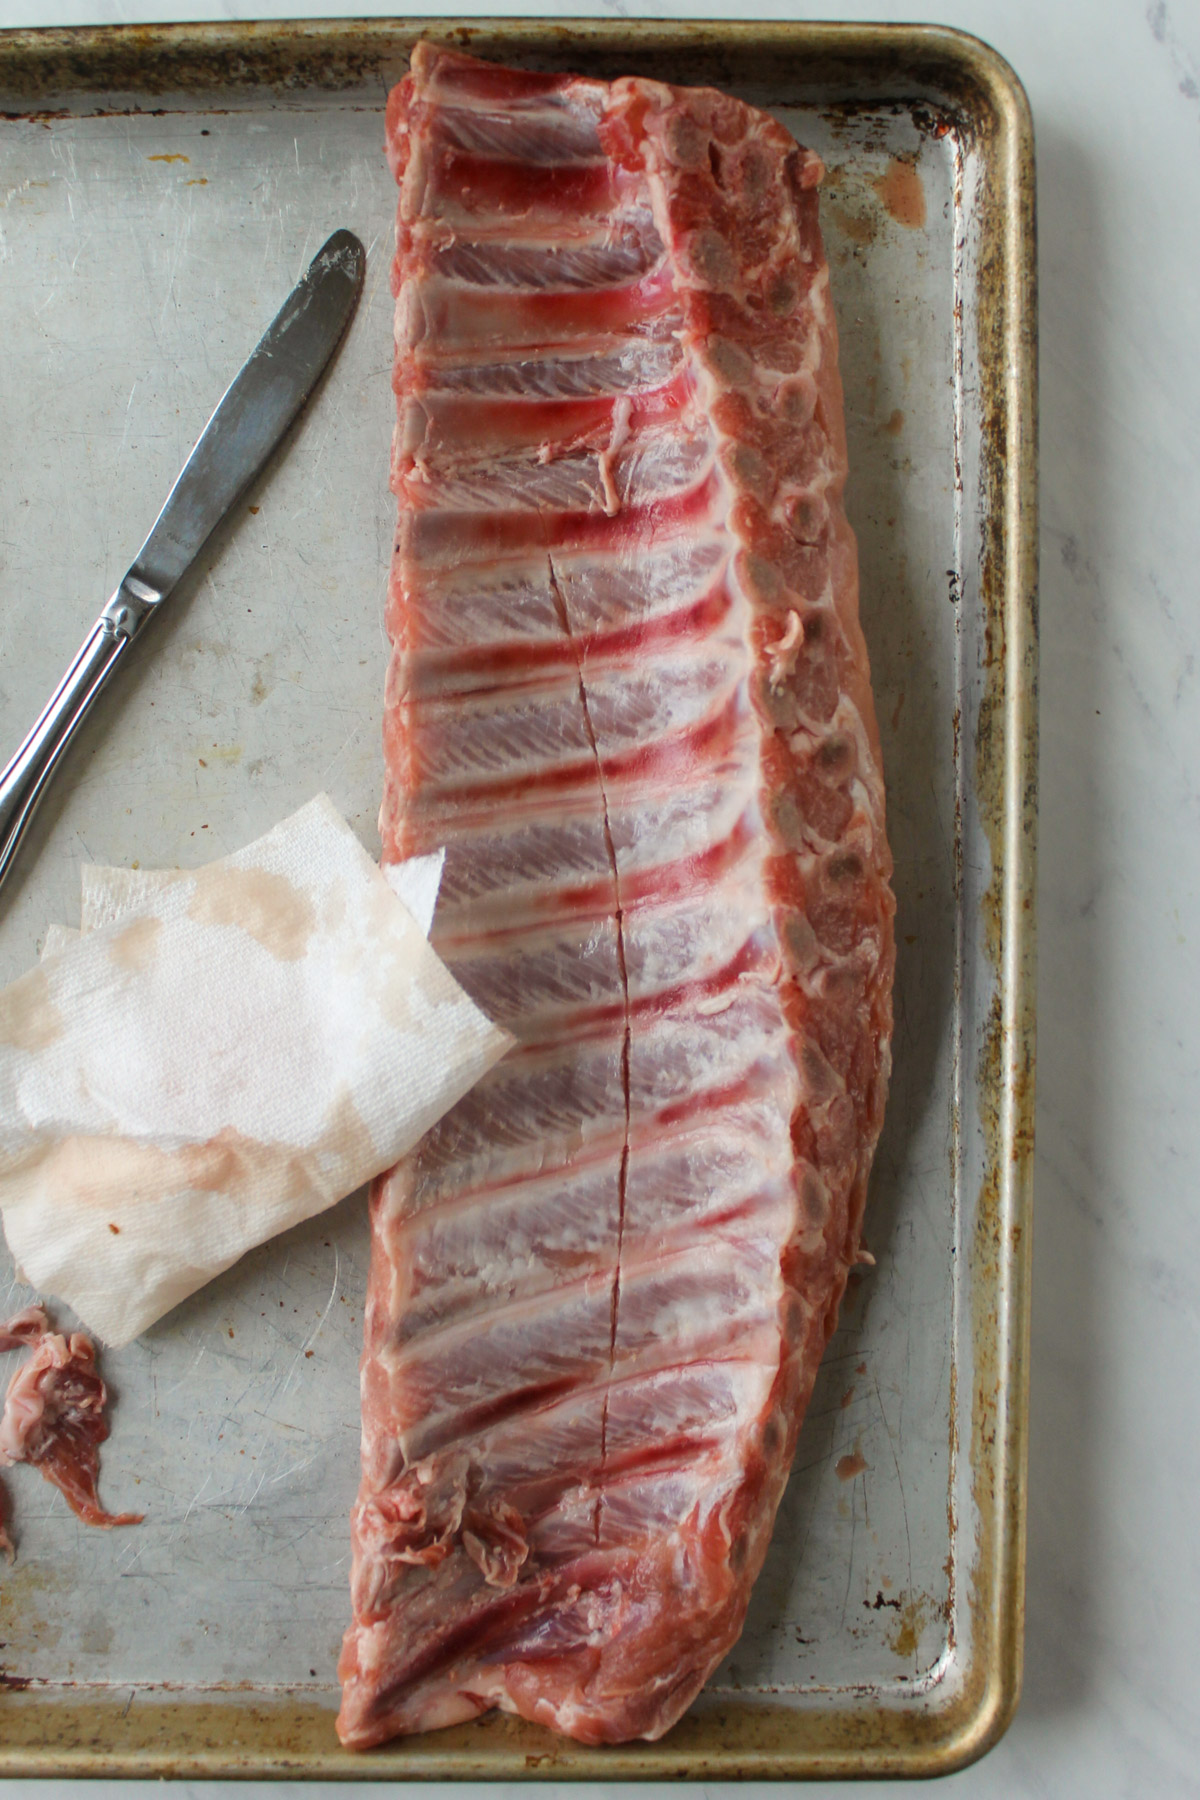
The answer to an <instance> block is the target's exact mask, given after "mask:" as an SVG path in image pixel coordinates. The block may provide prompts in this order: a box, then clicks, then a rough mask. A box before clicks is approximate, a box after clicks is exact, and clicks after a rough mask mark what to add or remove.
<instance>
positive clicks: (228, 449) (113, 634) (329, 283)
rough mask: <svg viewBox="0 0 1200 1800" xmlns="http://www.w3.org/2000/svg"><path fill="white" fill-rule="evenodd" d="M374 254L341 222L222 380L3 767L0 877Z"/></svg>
mask: <svg viewBox="0 0 1200 1800" xmlns="http://www.w3.org/2000/svg"><path fill="white" fill-rule="evenodd" d="M365 265H366V252H365V251H364V249H363V247H362V244H361V243H360V242H359V240H358V238H356V237H355V236H354V233H353V232H350V231H335V232H334V234H333V236H332V237H330V238H329V239H327V241H326V242H325V243H324V244H323V245H322V246H321V248H320V250H318V252H317V254H316V256H314V258H313V260H312V262H311V263H310V264H309V266H308V269H307V270H306V272H305V274H304V276H303V278H302V279H301V280H300V281H299V282H298V284H297V285H296V287H294V288H293V289H292V292H291V293H290V294H289V295H288V297H287V299H286V300H285V301H284V303H283V305H282V307H281V308H280V309H279V311H278V313H276V315H275V318H274V319H273V320H272V322H271V324H270V325H269V326H268V327H267V330H266V331H265V332H264V333H263V336H262V338H261V339H260V340H259V342H258V344H257V345H256V347H255V349H254V350H253V352H252V353H251V355H250V358H249V360H248V361H247V362H246V363H245V364H244V365H243V367H242V368H241V370H240V371H239V373H238V374H237V375H236V376H235V377H234V379H233V381H232V382H231V383H230V385H229V387H228V388H227V389H226V390H225V393H224V395H223V396H222V398H221V400H220V402H219V404H218V405H217V408H216V410H215V412H214V413H213V415H212V417H211V418H210V419H209V421H208V424H207V425H206V426H205V427H204V430H203V431H202V432H201V433H200V436H199V438H198V439H197V440H196V445H195V448H194V449H193V451H192V453H191V455H190V456H189V457H188V459H187V461H186V462H185V463H184V465H183V468H182V470H181V471H180V473H179V476H178V479H177V480H176V482H175V485H174V486H173V487H172V489H171V491H170V493H169V494H168V495H167V498H166V501H165V503H164V505H163V508H162V511H161V512H160V513H159V515H158V517H157V519H156V520H155V521H154V524H153V525H152V526H151V528H150V533H149V535H148V537H147V538H146V541H145V542H144V543H143V545H142V547H141V549H140V550H139V551H138V553H137V555H136V556H135V557H134V559H133V561H132V562H131V563H130V565H129V568H128V569H127V570H126V572H125V574H124V575H123V576H122V577H121V580H120V582H119V583H118V585H117V589H116V592H115V593H114V594H113V596H112V598H111V600H110V601H109V602H108V605H107V606H106V607H105V608H104V611H103V612H102V613H101V614H100V616H99V618H98V619H97V620H96V622H95V624H94V625H93V626H92V629H91V631H90V632H89V634H88V636H87V638H86V639H85V640H84V643H83V646H82V648H81V649H80V651H79V654H78V656H76V658H75V660H74V662H73V663H72V664H71V666H70V668H69V669H68V670H67V672H66V674H65V675H64V676H63V678H62V680H61V681H60V682H59V684H58V687H57V688H56V689H55V690H54V693H53V694H52V695H51V697H50V699H49V700H48V701H47V703H46V705H45V706H44V707H43V709H42V712H41V714H40V715H39V717H38V719H37V720H36V722H35V724H34V725H33V727H32V729H31V730H30V731H29V733H28V735H27V736H26V738H25V740H24V742H23V743H22V744H21V746H20V748H19V749H18V750H17V752H16V754H15V755H14V756H13V758H12V760H11V761H10V762H9V763H8V765H7V766H6V768H5V769H4V771H3V773H2V774H0V887H2V886H3V884H4V880H5V877H6V876H7V874H8V872H9V870H10V869H11V867H12V865H13V861H14V859H15V857H16V853H17V848H18V845H19V844H20V841H21V839H22V837H23V836H24V834H25V830H26V828H27V826H28V825H29V822H30V820H31V819H32V817H33V815H34V812H35V811H36V809H37V806H38V803H39V801H40V800H41V799H42V796H43V795H44V794H45V792H46V788H47V786H48V785H49V782H50V778H51V776H52V775H53V774H54V771H55V770H56V769H57V768H58V767H59V765H60V763H61V762H62V758H63V755H64V753H65V751H66V749H67V746H68V744H69V743H70V742H71V740H72V738H73V737H74V735H75V733H76V732H77V730H78V729H79V725H80V723H81V721H82V720H83V718H84V717H85V715H86V713H87V711H88V709H89V707H90V706H91V705H92V702H93V701H94V700H95V698H96V696H97V695H98V694H99V693H100V691H101V689H102V688H103V687H104V686H105V685H106V683H107V682H108V681H109V680H110V678H111V676H112V675H113V673H114V671H115V669H116V668H117V665H118V664H119V662H120V661H121V659H122V657H123V656H124V655H125V653H126V652H127V651H128V648H129V645H130V644H131V643H132V642H133V641H134V640H135V639H136V638H137V637H138V635H139V634H140V632H141V631H142V630H143V629H144V628H145V626H146V624H147V623H148V621H149V620H150V619H151V618H153V616H154V614H155V613H156V612H157V611H158V609H159V607H161V605H162V604H163V602H164V601H165V600H166V599H167V598H168V597H169V595H170V594H171V593H172V591H173V590H174V588H175V587H176V586H177V585H178V583H179V580H180V578H181V577H182V576H183V575H184V574H185V573H186V571H187V570H188V568H189V567H190V566H191V564H192V563H193V562H194V561H195V559H196V557H197V556H198V555H199V553H200V551H201V550H202V549H203V548H204V545H205V544H206V543H207V542H208V540H209V538H210V537H211V536H212V534H213V532H214V531H215V529H216V527H217V526H218V525H219V524H220V522H221V520H222V519H223V518H224V517H225V515H226V514H227V513H228V512H229V510H230V508H231V507H232V506H234V505H235V503H236V502H237V500H238V499H239V498H240V496H241V495H242V494H244V493H245V492H246V489H247V488H248V487H249V486H250V484H251V482H252V481H253V480H254V478H255V476H256V475H258V474H259V473H260V472H261V470H262V468H263V465H264V464H265V463H266V461H267V459H268V458H269V457H270V455H271V452H272V451H273V450H274V449H275V447H276V445H277V444H278V443H279V441H280V439H281V438H282V437H283V435H284V434H285V432H286V431H287V429H288V427H289V426H290V425H291V424H292V423H293V421H294V420H295V418H296V416H297V414H298V413H299V412H300V409H301V408H302V407H303V405H304V403H305V401H306V400H307V399H308V397H309V395H310V394H311V393H312V391H313V389H314V387H315V386H316V384H317V382H318V380H319V379H320V376H321V373H322V371H323V370H324V368H325V365H326V364H327V363H328V361H329V359H330V357H331V356H332V355H333V353H334V351H335V350H336V348H337V346H338V344H339V342H340V341H341V339H342V337H343V335H344V333H345V330H346V327H347V326H348V325H349V323H350V320H351V318H352V317H353V314H354V309H355V307H356V305H357V304H358V297H359V294H360V293H361V291H362V282H363V272H364V268H365Z"/></svg>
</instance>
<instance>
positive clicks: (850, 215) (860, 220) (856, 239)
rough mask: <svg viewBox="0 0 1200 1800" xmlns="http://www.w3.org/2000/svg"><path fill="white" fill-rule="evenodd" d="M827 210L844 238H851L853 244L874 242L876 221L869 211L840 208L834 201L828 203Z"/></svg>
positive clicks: (847, 207) (846, 207) (849, 207)
mask: <svg viewBox="0 0 1200 1800" xmlns="http://www.w3.org/2000/svg"><path fill="white" fill-rule="evenodd" d="M868 204H869V203H868ZM825 210H826V211H827V212H828V213H830V214H831V215H832V218H833V222H834V224H835V225H836V226H837V228H838V230H839V231H840V232H841V234H842V236H843V237H847V238H849V239H850V242H851V243H852V244H870V243H873V242H874V240H875V221H874V219H873V218H872V217H871V214H870V212H869V211H867V212H860V211H858V210H857V209H856V208H854V207H851V206H839V205H838V204H837V203H836V202H834V201H826V203H825Z"/></svg>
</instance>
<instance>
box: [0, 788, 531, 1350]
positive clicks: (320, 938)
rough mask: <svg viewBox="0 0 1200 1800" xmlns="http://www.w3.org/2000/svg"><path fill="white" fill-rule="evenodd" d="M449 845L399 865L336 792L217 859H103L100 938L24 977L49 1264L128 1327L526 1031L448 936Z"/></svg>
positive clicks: (419, 1115) (32, 1264)
mask: <svg viewBox="0 0 1200 1800" xmlns="http://www.w3.org/2000/svg"><path fill="white" fill-rule="evenodd" d="M435 860H436V859H429V858H422V859H421V865H423V866H415V865H402V868H401V869H400V870H390V871H389V875H388V878H385V877H384V875H383V874H381V872H380V871H379V869H378V868H377V867H376V866H375V864H374V863H373V862H372V860H371V858H370V857H369V856H368V855H367V853H366V851H365V850H364V849H363V848H362V846H361V845H360V844H359V842H358V840H357V838H356V837H355V836H354V834H353V832H352V831H351V830H350V828H349V826H348V825H347V824H346V823H345V821H344V820H343V819H341V818H340V816H339V815H338V813H337V812H336V810H335V809H334V807H333V806H332V804H331V802H330V801H329V800H327V799H326V798H325V797H324V796H323V795H322V796H319V797H318V798H317V799H316V800H314V801H312V802H310V804H309V805H308V806H306V807H304V808H302V809H301V811H300V812H298V813H296V814H294V815H293V817H292V818H290V819H287V820H285V821H284V822H283V823H282V824H281V825H278V826H276V827H275V829H274V830H273V831H271V832H268V834H267V835H266V837H264V838H261V839H259V840H258V842H257V843H254V844H251V845H249V846H248V847H247V848H246V849H245V850H240V851H238V852H236V854H234V855H233V856H229V857H226V858H224V859H222V860H221V861H220V862H216V863H210V864H208V865H206V866H205V867H204V868H201V869H196V870H192V871H187V872H176V871H168V872H163V871H158V870H139V871H131V870H115V871H114V870H102V869H89V870H87V871H86V872H85V877H84V908H83V924H84V930H83V932H82V933H81V934H80V935H79V936H77V937H74V938H69V937H68V936H67V934H66V933H58V934H56V935H55V937H54V940H53V947H52V948H51V947H50V946H48V949H49V950H50V953H49V954H46V955H44V957H43V960H42V962H41V964H40V965H39V967H38V968H36V969H34V970H32V971H31V972H30V973H29V974H27V975H25V976H23V977H22V978H21V980H19V981H17V982H14V983H13V984H12V986H11V987H8V988H6V989H4V990H3V991H2V992H0V1209H2V1211H3V1216H4V1230H5V1235H6V1236H7V1238H8V1242H9V1246H10V1248H11V1250H12V1252H13V1255H14V1257H15V1258H16V1260H17V1263H18V1266H19V1268H20V1269H21V1272H22V1274H23V1275H24V1277H25V1279H26V1280H27V1281H29V1282H30V1283H31V1284H32V1285H33V1286H34V1287H36V1288H38V1289H39V1290H40V1291H42V1292H44V1293H50V1294H55V1295H57V1296H58V1297H59V1298H60V1299H63V1300H65V1301H67V1302H68V1303H69V1304H70V1305H71V1306H72V1307H73V1308H74V1309H75V1311H76V1312H77V1313H78V1314H79V1316H80V1317H81V1318H82V1319H83V1320H84V1321H85V1323H86V1324H88V1325H89V1326H90V1327H91V1329H92V1330H94V1331H95V1332H96V1333H97V1334H98V1335H99V1336H100V1337H101V1338H103V1339H104V1340H105V1341H106V1342H107V1343H110V1344H123V1343H127V1342H128V1341H129V1340H130V1339H131V1338H133V1337H136V1336H137V1335H138V1334H139V1333H140V1332H142V1331H144V1330H145V1329H146V1327H147V1326H148V1325H150V1324H152V1323H153V1321H154V1320H155V1319H157V1318H160V1317H161V1316H162V1314H163V1313H165V1312H166V1311H168V1310H169V1309H170V1307H172V1306H174V1305H176V1304H177V1303H178V1302H179V1301H180V1300H182V1299H184V1298H185V1297H186V1296H187V1295H188V1294H190V1293H192V1292H194V1291H195V1289H196V1288H198V1287H200V1286H202V1285H203V1283H204V1282H206V1281H208V1280H210V1279H211V1277H212V1276H213V1275H215V1274H217V1273H218V1272H219V1271H220V1270H222V1269H225V1268H228V1267H229V1265H230V1264H231V1263H233V1262H235V1261H236V1260H237V1258H238V1257H239V1256H241V1255H242V1254H243V1253H244V1252H245V1251H246V1250H248V1249H250V1248H251V1247H252V1246H253V1245H255V1244H259V1243H262V1242H263V1241H264V1240H265V1239H267V1238H269V1237H271V1236H273V1235H274V1234H275V1233H277V1232H279V1231H281V1230H283V1229H285V1228H286V1227H287V1226H289V1225H293V1224H296V1223H298V1222H299V1221H300V1220H302V1219H306V1218H310V1217H311V1216H312V1215H313V1214H314V1213H317V1212H320V1211H322V1210H323V1209H324V1208H325V1207H328V1206H332V1205H333V1204H334V1203H335V1202H336V1201H337V1200H339V1199H341V1198H342V1197H343V1195H345V1194H348V1193H351V1192H352V1191H353V1190H354V1189H355V1188H356V1187H358V1186H359V1185H360V1184H361V1183H362V1182H363V1181H365V1180H367V1179H369V1177H371V1176H372V1175H375V1174H377V1173H379V1171H380V1170H382V1169H386V1168H388V1167H390V1166H391V1164H392V1163H393V1162H395V1161H396V1159H397V1158H398V1157H399V1156H401V1155H402V1154H403V1153H404V1152H405V1151H406V1150H407V1149H409V1148H411V1146H412V1145H413V1144H415V1143H416V1141H417V1140H418V1138H420V1137H421V1136H422V1135H423V1134H424V1132H426V1131H427V1130H428V1129H429V1127H430V1126H431V1125H432V1124H434V1122H435V1121H436V1120H437V1119H439V1118H440V1117H441V1115H442V1114H443V1113H444V1112H445V1111H447V1109H448V1108H449V1107H450V1106H452V1105H453V1104H454V1102H455V1101H456V1100H457V1099H459V1098H460V1097H461V1096H462V1095H463V1094H464V1093H466V1091H467V1090H468V1089H469V1088H470V1087H471V1086H473V1085H474V1083H475V1082H476V1081H477V1080H478V1078H479V1077H480V1075H482V1074H483V1073H484V1071H485V1070H486V1069H488V1068H490V1067H491V1065H492V1064H493V1063H494V1062H495V1061H496V1060H497V1059H498V1058H499V1057H500V1056H502V1055H503V1054H504V1051H505V1050H506V1049H507V1048H508V1046H509V1044H510V1043H511V1039H510V1038H509V1037H508V1036H507V1034H506V1033H504V1032H503V1031H500V1030H499V1029H498V1028H497V1027H495V1026H494V1025H492V1024H491V1023H490V1021H489V1020H487V1019H486V1018H485V1017H484V1016H483V1014H482V1013H480V1012H479V1010H478V1009H477V1008H476V1007H475V1006H474V1005H473V1004H472V1002H471V1001H470V1000H469V999H468V998H467V996H466V995H465V994H464V993H463V992H462V990H461V989H460V988H459V987H458V985H457V984H456V983H455V981H454V980H453V978H452V977H451V976H450V974H449V972H448V971H447V970H446V969H445V967H444V966H443V964H442V963H441V962H440V960H439V959H438V957H437V956H436V954H435V953H434V951H432V950H431V949H430V947H429V945H428V944H427V943H426V942H425V930H427V929H428V915H429V914H431V912H432V905H433V900H434V897H435V896H436V890H437V878H438V875H439V873H440V868H439V867H431V866H430V865H431V863H432V862H434V861H435ZM394 888H398V889H399V891H400V892H402V893H405V894H406V896H407V898H408V899H409V901H410V903H411V904H412V906H413V907H414V908H415V909H416V910H417V911H418V912H421V911H423V912H424V913H425V914H426V915H427V916H426V917H425V919H424V924H422V922H421V921H420V920H418V919H417V918H416V917H414V915H413V912H411V911H410V910H409V909H408V907H407V906H406V905H405V904H404V903H403V902H402V901H401V900H400V899H399V898H398V897H397V893H396V892H395V891H393V889H394Z"/></svg>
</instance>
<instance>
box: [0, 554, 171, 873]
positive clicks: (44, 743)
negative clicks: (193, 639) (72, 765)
mask: <svg viewBox="0 0 1200 1800" xmlns="http://www.w3.org/2000/svg"><path fill="white" fill-rule="evenodd" d="M125 585H126V584H125V583H124V582H122V584H121V587H119V588H118V589H117V592H116V593H115V594H114V595H113V598H112V600H111V601H110V602H109V604H108V605H107V606H106V607H105V609H104V611H103V612H102V613H101V614H100V617H99V618H98V619H97V620H96V623H95V624H94V625H93V626H92V629H91V631H90V632H89V634H88V636H87V639H86V641H85V642H84V644H83V647H82V649H81V650H80V652H79V655H78V656H77V657H76V658H75V661H74V662H73V663H72V664H71V666H70V668H69V669H68V670H67V672H66V674H65V675H64V676H63V678H62V680H61V681H60V682H59V684H58V686H57V687H56V688H55V690H54V692H53V694H52V695H51V696H50V698H49V700H48V701H47V702H46V705H45V706H44V707H43V709H42V712H41V715H40V717H39V718H38V720H37V723H36V724H35V725H34V727H33V729H32V731H30V733H29V735H28V737H27V738H26V739H25V742H24V743H23V744H22V745H21V747H20V749H19V750H18V751H17V753H16V755H15V756H14V757H13V759H12V761H11V762H10V763H9V764H8V766H7V768H6V769H5V770H4V771H3V773H2V774H0V887H3V885H4V879H5V876H6V875H7V874H8V871H9V870H10V868H11V867H12V865H13V861H14V859H15V857H16V854H17V846H18V845H19V844H20V842H21V839H22V837H23V836H24V835H25V827H26V826H27V825H28V824H29V821H30V820H31V819H32V817H33V815H34V813H35V812H36V811H37V805H38V802H39V800H40V799H41V798H42V795H43V794H44V793H45V791H46V789H47V787H48V786H49V785H50V777H51V776H52V775H53V774H54V771H55V770H56V769H57V768H58V765H59V763H60V762H61V761H62V758H63V755H64V752H65V751H66V748H67V745H68V744H69V743H70V742H71V739H72V738H73V737H74V735H75V733H76V731H77V730H78V728H79V725H80V724H81V722H82V720H83V717H84V714H85V713H86V712H87V709H88V707H89V706H90V705H91V704H92V701H93V700H94V699H95V698H96V695H97V694H98V693H99V692H100V689H101V688H102V687H103V686H104V684H105V682H106V681H107V680H108V678H109V676H110V675H111V674H112V672H113V670H114V669H115V668H116V666H117V663H118V661H119V660H120V657H121V654H122V652H123V651H124V650H125V648H126V646H127V645H128V643H129V642H130V640H131V638H132V637H133V635H134V633H135V631H136V630H137V627H138V626H139V625H140V624H141V623H142V620H143V618H144V617H145V613H146V609H145V607H144V606H143V604H142V603H141V601H140V596H136V595H131V596H129V597H128V599H127V597H126V595H125V592H124V589H125ZM130 600H132V603H133V604H132V606H131V605H130V603H129V602H130Z"/></svg>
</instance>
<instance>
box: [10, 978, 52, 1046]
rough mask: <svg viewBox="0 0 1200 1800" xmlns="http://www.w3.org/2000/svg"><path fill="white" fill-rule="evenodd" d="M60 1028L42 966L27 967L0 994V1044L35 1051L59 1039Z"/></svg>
mask: <svg viewBox="0 0 1200 1800" xmlns="http://www.w3.org/2000/svg"><path fill="white" fill-rule="evenodd" d="M64 1028H65V1021H64V1019H63V1016H62V1014H61V1013H60V1012H59V1010H58V1007H57V1006H56V1005H55V1004H54V1001H53V999H52V998H51V994H50V983H49V982H48V981H47V979H46V971H45V969H31V970H30V971H29V973H28V975H22V977H21V979H20V980H19V981H14V982H13V983H12V985H11V987H8V988H5V990H4V992H3V993H2V994H0V1044H3V1045H5V1046H6V1047H7V1048H8V1049H10V1050H28V1051H29V1052H30V1053H31V1054H36V1052H37V1051H39V1050H45V1049H47V1048H48V1047H49V1045H51V1044H53V1043H54V1042H55V1041H56V1040H57V1039H58V1038H60V1037H61V1036H62V1034H63V1030H64Z"/></svg>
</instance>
